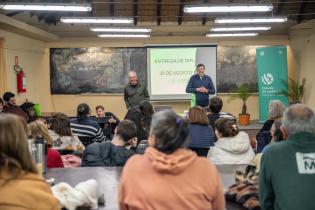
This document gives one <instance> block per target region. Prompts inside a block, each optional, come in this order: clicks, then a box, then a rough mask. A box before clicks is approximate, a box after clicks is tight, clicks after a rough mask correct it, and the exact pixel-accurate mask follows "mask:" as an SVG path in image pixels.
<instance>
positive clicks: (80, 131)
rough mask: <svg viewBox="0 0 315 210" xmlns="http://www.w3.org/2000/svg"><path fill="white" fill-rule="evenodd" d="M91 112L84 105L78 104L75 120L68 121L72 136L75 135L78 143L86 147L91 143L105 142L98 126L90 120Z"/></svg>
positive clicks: (87, 106)
mask: <svg viewBox="0 0 315 210" xmlns="http://www.w3.org/2000/svg"><path fill="white" fill-rule="evenodd" d="M90 114H91V110H90V107H89V105H87V104H86V103H82V104H79V106H78V108H77V118H76V119H71V120H70V127H71V130H72V132H73V134H76V135H77V136H78V137H79V139H80V141H81V142H82V143H83V144H84V146H87V145H89V144H91V143H93V142H101V141H105V140H106V137H105V136H104V134H103V131H102V129H101V127H100V126H99V124H98V123H97V122H95V121H93V120H91V119H90Z"/></svg>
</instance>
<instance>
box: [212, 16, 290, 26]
mask: <svg viewBox="0 0 315 210" xmlns="http://www.w3.org/2000/svg"><path fill="white" fill-rule="evenodd" d="M287 20H288V19H287V17H258V18H256V17H255V18H254V17H250V18H216V19H215V20H214V22H215V23H231V24H235V23H283V22H286V21H287Z"/></svg>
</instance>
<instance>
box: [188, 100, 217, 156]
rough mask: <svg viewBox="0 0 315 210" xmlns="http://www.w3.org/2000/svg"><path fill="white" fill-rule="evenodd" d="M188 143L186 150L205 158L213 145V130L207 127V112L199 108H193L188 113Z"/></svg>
mask: <svg viewBox="0 0 315 210" xmlns="http://www.w3.org/2000/svg"><path fill="white" fill-rule="evenodd" d="M188 123H189V137H190V138H189V141H188V145H187V146H188V148H189V149H191V150H192V151H194V152H196V153H197V155H198V156H203V157H207V154H208V151H209V148H210V147H211V146H213V144H214V132H213V128H212V127H211V126H210V125H209V120H208V117H207V112H206V110H205V109H204V108H202V107H200V106H194V107H192V108H190V109H189V112H188Z"/></svg>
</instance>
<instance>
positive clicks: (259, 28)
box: [210, 26, 271, 31]
mask: <svg viewBox="0 0 315 210" xmlns="http://www.w3.org/2000/svg"><path fill="white" fill-rule="evenodd" d="M270 29H271V27H270V26H257V27H254V26H244V27H243V26H242V27H212V28H211V29H210V31H268V30H270Z"/></svg>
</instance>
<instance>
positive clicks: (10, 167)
mask: <svg viewBox="0 0 315 210" xmlns="http://www.w3.org/2000/svg"><path fill="white" fill-rule="evenodd" d="M0 134H1V135H0V195H1V196H0V209H2V210H17V209H38V210H39V209H40V210H58V209H60V208H59V202H58V200H57V199H56V198H55V197H54V196H53V194H52V192H51V190H50V187H49V185H48V184H47V183H46V181H45V180H44V179H43V178H42V177H41V176H39V175H38V174H37V169H36V167H35V165H34V163H33V161H32V159H31V155H30V152H29V150H28V145H27V139H26V136H27V135H26V125H25V124H24V123H23V121H22V120H21V119H20V118H19V117H17V116H15V115H12V114H1V115H0Z"/></svg>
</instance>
